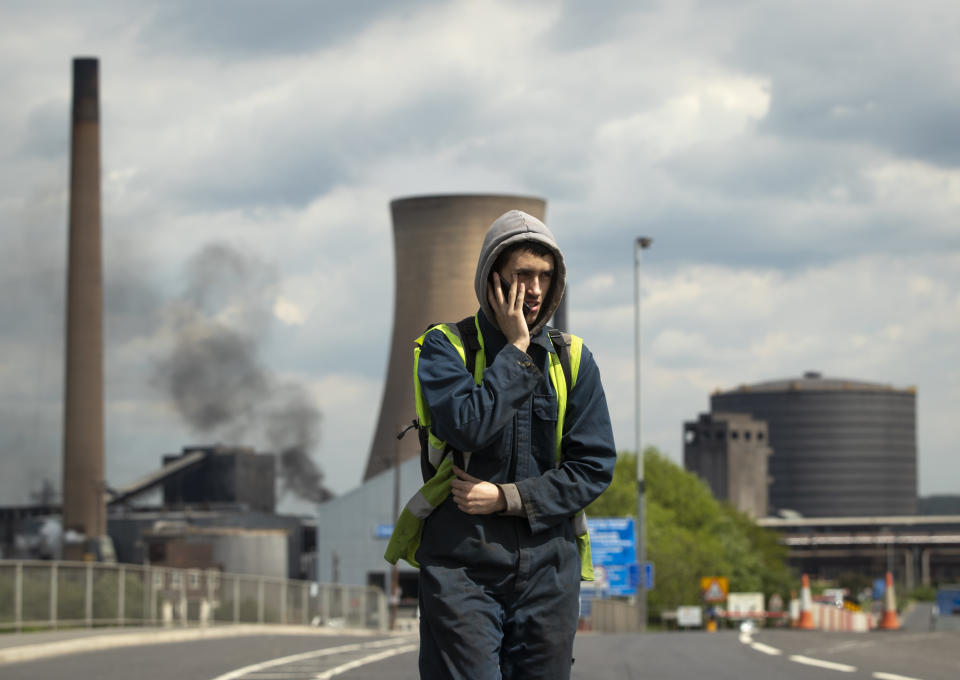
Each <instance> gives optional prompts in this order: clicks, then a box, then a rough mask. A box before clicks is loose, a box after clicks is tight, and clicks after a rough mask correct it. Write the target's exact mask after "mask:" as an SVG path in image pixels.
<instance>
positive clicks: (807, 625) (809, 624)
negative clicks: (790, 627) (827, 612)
mask: <svg viewBox="0 0 960 680" xmlns="http://www.w3.org/2000/svg"><path fill="white" fill-rule="evenodd" d="M801 583H802V584H803V587H802V588H801V589H800V621H799V622H798V623H797V628H800V629H801V630H813V629H814V625H813V596H812V595H811V594H810V577H809V576H807V575H806V574H804V575H803V579H802V581H801Z"/></svg>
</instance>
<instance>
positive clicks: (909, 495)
mask: <svg viewBox="0 0 960 680" xmlns="http://www.w3.org/2000/svg"><path fill="white" fill-rule="evenodd" d="M710 407H711V409H712V410H713V411H714V412H720V411H722V412H735V413H749V414H750V415H752V416H753V417H754V418H756V419H759V420H764V421H766V423H767V426H768V428H769V445H770V447H771V448H772V449H773V452H774V453H773V455H772V456H771V457H770V475H771V476H772V477H773V482H772V484H771V485H770V506H771V510H772V511H779V510H794V511H796V512H799V513H801V514H803V515H805V516H808V517H851V516H858V517H867V516H873V515H912V514H915V513H916V512H917V421H916V409H917V397H916V393H915V391H914V390H913V389H895V388H893V387H891V386H889V385H882V384H877V383H869V382H862V381H856V380H844V379H837V378H824V377H822V376H821V375H820V374H819V373H816V372H810V373H806V374H805V375H804V376H803V377H802V378H796V379H792V380H791V379H787V380H775V381H771V382H765V383H760V384H756V385H744V386H741V387H739V388H737V389H735V390H730V391H728V392H718V393H715V394H714V395H713V396H712V397H711V398H710Z"/></svg>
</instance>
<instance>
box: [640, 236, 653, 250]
mask: <svg viewBox="0 0 960 680" xmlns="http://www.w3.org/2000/svg"><path fill="white" fill-rule="evenodd" d="M651 243H653V239H652V238H650V237H649V236H639V237H637V245H638V246H640V247H641V248H649V247H650V244H651Z"/></svg>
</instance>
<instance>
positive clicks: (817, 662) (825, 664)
mask: <svg viewBox="0 0 960 680" xmlns="http://www.w3.org/2000/svg"><path fill="white" fill-rule="evenodd" d="M787 658H789V659H790V660H791V661H796V662H797V663H802V664H805V665H807V666H817V667H818V668H827V669H829V670H832V671H840V672H841V673H853V672H855V671H856V670H857V667H856V666H848V665H847V664H845V663H835V662H833V661H824V660H823V659H811V658H810V657H809V656H801V655H799V654H793V655H792V656H789V657H787Z"/></svg>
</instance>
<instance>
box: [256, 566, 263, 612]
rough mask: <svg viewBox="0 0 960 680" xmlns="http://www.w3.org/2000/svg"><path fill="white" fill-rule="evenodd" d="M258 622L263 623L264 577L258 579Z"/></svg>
mask: <svg viewBox="0 0 960 680" xmlns="http://www.w3.org/2000/svg"><path fill="white" fill-rule="evenodd" d="M257 623H263V577H262V576H261V577H260V578H258V579H257Z"/></svg>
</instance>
